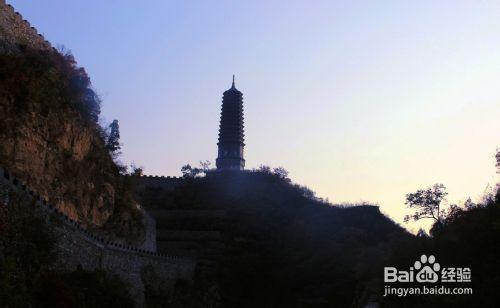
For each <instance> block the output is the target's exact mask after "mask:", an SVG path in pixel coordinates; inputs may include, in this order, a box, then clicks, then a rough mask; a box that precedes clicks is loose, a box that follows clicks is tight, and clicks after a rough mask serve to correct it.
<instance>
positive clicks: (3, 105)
mask: <svg viewBox="0 0 500 308" xmlns="http://www.w3.org/2000/svg"><path fill="white" fill-rule="evenodd" d="M98 115H99V99H98V97H97V96H96V95H95V93H94V92H93V91H92V88H91V85H90V79H89V78H88V76H87V74H86V73H85V71H84V70H83V68H79V67H78V66H77V65H76V62H75V60H74V59H73V57H72V56H70V55H62V54H60V53H58V52H57V51H56V50H55V49H53V48H52V47H51V46H50V44H49V43H48V42H47V41H45V40H44V39H43V37H42V36H40V35H39V34H38V33H37V31H36V29H34V28H32V27H31V26H30V25H29V23H28V22H27V21H23V19H22V17H21V16H20V15H19V14H18V13H16V12H15V11H14V10H13V8H12V7H11V6H9V5H6V4H5V2H4V1H0V164H1V165H2V166H3V167H5V168H7V169H8V170H9V171H10V172H11V173H13V174H14V175H15V176H16V177H18V178H19V179H22V180H23V181H24V182H26V184H27V185H29V186H30V187H31V188H32V189H35V190H36V191H37V192H38V193H39V194H40V195H42V196H43V197H44V198H46V199H47V200H48V201H49V202H51V203H52V204H54V205H55V206H57V207H58V208H59V209H60V210H62V211H63V212H64V213H66V214H67V215H68V216H70V217H71V218H72V219H74V220H76V221H78V222H80V223H81V224H83V225H85V226H87V227H88V228H90V229H95V230H101V231H103V232H105V233H107V234H108V235H109V236H110V237H112V238H114V239H119V238H127V239H135V241H138V240H140V238H141V237H142V236H143V233H144V231H143V226H142V222H141V219H142V214H141V211H140V210H139V207H138V205H137V203H136V202H135V201H134V200H133V198H132V193H131V192H129V190H130V189H128V188H127V185H128V183H126V179H124V178H122V177H121V176H120V172H119V167H118V166H117V165H116V164H115V163H114V162H113V159H112V157H111V155H110V153H109V151H108V150H107V149H106V147H105V143H104V137H103V136H104V135H103V132H102V129H101V128H100V127H99V125H98V124H97V118H98Z"/></svg>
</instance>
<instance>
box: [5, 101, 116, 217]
mask: <svg viewBox="0 0 500 308" xmlns="http://www.w3.org/2000/svg"><path fill="white" fill-rule="evenodd" d="M15 104H16V101H15V100H9V99H8V98H6V97H1V98H0V114H2V118H3V119H2V123H1V126H0V127H1V130H0V145H1V150H2V156H3V157H2V158H3V159H2V164H4V165H5V167H6V168H8V169H9V170H10V171H11V172H12V173H15V174H16V176H17V177H19V178H21V179H24V180H25V181H26V183H27V184H28V185H29V186H30V187H33V188H34V189H36V190H37V192H38V193H39V194H41V195H43V196H44V197H45V198H47V199H48V200H50V201H51V202H52V203H54V204H55V205H56V206H57V207H58V208H60V209H61V210H63V211H64V212H65V213H66V214H67V215H68V216H70V217H71V218H73V219H75V220H78V221H81V222H83V223H90V224H94V225H96V226H102V225H104V223H106V221H107V220H108V219H109V217H110V216H111V214H112V213H113V205H114V204H115V194H116V190H115V188H114V187H115V185H116V183H115V182H116V181H115V180H114V177H115V175H116V167H114V164H113V162H112V160H111V158H110V156H109V154H108V153H107V152H106V150H105V149H104V146H103V144H102V141H101V140H100V139H99V136H96V132H95V130H93V129H92V128H91V127H89V126H88V125H86V124H85V123H84V121H82V120H81V119H79V116H78V115H77V114H76V113H75V112H74V111H72V110H70V109H69V108H66V109H55V110H48V111H47V112H46V114H45V115H42V110H41V109H42V108H44V106H43V105H42V104H38V103H37V102H30V103H27V104H26V105H25V108H26V109H25V110H23V111H20V110H18V108H16V106H15Z"/></svg>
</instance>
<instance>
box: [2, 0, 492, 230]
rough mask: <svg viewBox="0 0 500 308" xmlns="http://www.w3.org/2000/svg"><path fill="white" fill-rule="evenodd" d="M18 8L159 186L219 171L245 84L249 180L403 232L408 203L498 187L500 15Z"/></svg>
mask: <svg viewBox="0 0 500 308" xmlns="http://www.w3.org/2000/svg"><path fill="white" fill-rule="evenodd" d="M7 2H8V3H10V4H12V5H13V6H14V7H15V8H16V10H17V11H19V12H20V13H21V14H22V15H23V16H24V18H25V19H28V20H29V21H30V22H31V23H32V25H33V26H35V27H36V28H37V29H38V30H39V32H41V33H42V34H44V35H45V37H46V38H47V39H48V40H49V41H50V42H52V44H53V45H54V46H60V45H64V46H65V47H66V48H67V49H69V50H71V51H72V52H73V54H74V55H75V57H76V59H77V60H78V62H79V64H80V65H81V66H83V67H85V68H86V70H87V72H88V73H89V75H90V76H91V78H92V82H93V85H94V87H95V89H96V90H97V92H98V93H99V94H100V95H101V97H102V99H103V114H102V115H103V117H104V118H105V119H106V120H107V121H108V122H110V121H111V120H113V119H115V118H116V119H118V120H119V121H120V128H121V136H122V142H123V144H124V145H123V157H122V160H123V161H124V162H127V163H130V162H135V164H137V165H139V166H143V167H145V170H146V173H147V174H153V175H179V174H180V167H181V166H182V165H184V164H186V163H191V164H197V162H198V161H200V160H206V159H208V160H210V161H211V162H212V163H214V161H215V156H216V153H217V149H216V142H217V129H218V121H219V113H220V105H221V97H222V92H223V91H224V90H226V89H227V88H229V87H230V83H231V75H232V74H233V73H234V74H236V86H237V88H238V89H239V90H241V91H242V92H243V94H244V104H245V124H246V148H245V150H246V153H245V155H246V157H245V158H246V164H247V167H248V168H253V167H258V166H259V165H261V164H266V165H271V166H283V167H285V168H286V169H288V170H289V172H290V176H291V178H292V180H294V181H295V182H298V183H300V184H303V185H307V186H309V187H310V188H312V189H313V190H314V191H316V192H317V194H318V195H319V196H320V197H324V198H328V199H329V200H330V201H332V202H335V203H340V202H359V201H368V202H376V203H378V204H380V206H381V210H382V211H383V212H384V213H386V214H388V215H389V216H390V217H392V218H393V219H395V220H396V221H398V222H401V221H402V218H403V215H404V213H405V208H404V198H405V194H406V193H408V192H412V191H414V190H416V189H418V188H424V187H426V186H430V185H432V184H434V183H436V182H440V183H443V184H445V185H446V186H447V187H448V191H449V193H450V196H449V200H450V202H458V201H463V200H465V199H466V198H467V197H468V196H470V197H472V198H473V199H477V198H479V197H480V196H481V195H482V194H483V192H484V191H485V189H486V187H487V185H488V184H490V185H494V183H495V181H496V175H495V167H494V153H495V149H496V146H497V145H500V2H499V1H491V2H490V1H435V0H433V1H244V2H243V1H96V0H85V1H66V0H44V1H26V0H16V1H14V0H8V1H7ZM409 228H410V229H412V230H414V229H415V228H416V226H415V225H410V226H409Z"/></svg>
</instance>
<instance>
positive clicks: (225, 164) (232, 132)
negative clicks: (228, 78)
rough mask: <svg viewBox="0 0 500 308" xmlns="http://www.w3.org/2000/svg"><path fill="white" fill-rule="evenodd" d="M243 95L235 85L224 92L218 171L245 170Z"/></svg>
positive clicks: (217, 161)
mask: <svg viewBox="0 0 500 308" xmlns="http://www.w3.org/2000/svg"><path fill="white" fill-rule="evenodd" d="M244 137H245V135H244V131H243V94H242V93H241V92H240V91H238V90H237V89H236V87H235V86H234V75H233V85H232V86H231V89H229V90H227V91H225V92H224V94H223V97H222V112H221V116H220V127H219V142H218V143H217V146H218V147H219V151H218V156H217V160H216V163H215V164H216V165H217V170H243V168H245V159H243V148H244V147H245V144H244V143H243V142H244Z"/></svg>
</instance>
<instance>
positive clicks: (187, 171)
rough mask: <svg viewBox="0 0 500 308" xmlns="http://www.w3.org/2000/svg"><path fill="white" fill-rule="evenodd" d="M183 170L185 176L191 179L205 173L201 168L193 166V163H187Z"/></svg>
mask: <svg viewBox="0 0 500 308" xmlns="http://www.w3.org/2000/svg"><path fill="white" fill-rule="evenodd" d="M181 172H182V177H183V178H187V179H191V178H195V177H197V176H200V175H201V174H202V173H203V170H201V169H200V168H193V167H191V165H189V164H187V165H184V166H182V168H181Z"/></svg>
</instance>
